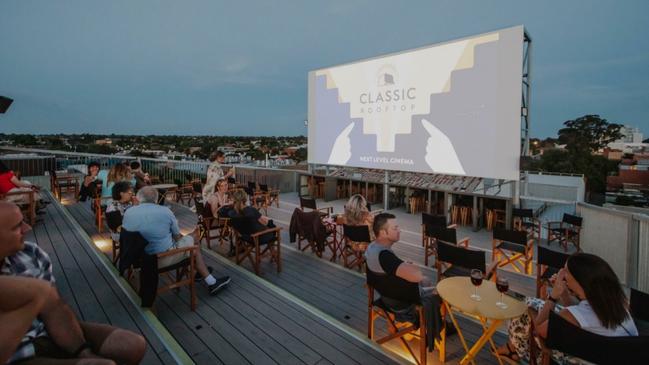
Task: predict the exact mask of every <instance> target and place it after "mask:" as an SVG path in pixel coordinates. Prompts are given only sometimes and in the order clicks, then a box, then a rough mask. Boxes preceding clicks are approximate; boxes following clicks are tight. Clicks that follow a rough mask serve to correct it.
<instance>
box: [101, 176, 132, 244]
mask: <svg viewBox="0 0 649 365" xmlns="http://www.w3.org/2000/svg"><path fill="white" fill-rule="evenodd" d="M112 198H113V200H112V201H111V202H110V203H109V204H108V206H106V220H107V224H108V226H109V228H110V231H111V232H110V235H111V237H112V238H113V240H114V241H115V242H119V227H121V225H122V218H123V217H124V213H125V212H126V210H127V209H128V208H130V207H132V206H133V205H134V203H135V202H136V200H135V198H134V197H133V187H132V186H131V183H130V182H128V181H120V182H117V183H115V185H113V189H112ZM113 212H118V213H119V216H117V217H118V218H119V219H113V218H112V217H114V215H112V214H111V213H113ZM109 216H110V218H109ZM115 216H116V215H115Z"/></svg>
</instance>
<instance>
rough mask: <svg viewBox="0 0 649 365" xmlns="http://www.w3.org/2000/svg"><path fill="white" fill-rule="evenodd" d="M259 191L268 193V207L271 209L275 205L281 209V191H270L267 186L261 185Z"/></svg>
mask: <svg viewBox="0 0 649 365" xmlns="http://www.w3.org/2000/svg"><path fill="white" fill-rule="evenodd" d="M259 190H260V191H261V192H264V193H266V199H267V201H266V206H267V207H270V206H272V205H273V203H275V206H276V207H277V208H279V193H280V191H279V189H269V188H268V185H267V184H259Z"/></svg>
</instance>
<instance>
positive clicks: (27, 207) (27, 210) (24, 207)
mask: <svg viewBox="0 0 649 365" xmlns="http://www.w3.org/2000/svg"><path fill="white" fill-rule="evenodd" d="M35 194H36V193H35V192H34V191H33V190H30V191H14V192H10V193H5V194H0V200H6V201H11V202H13V203H15V204H16V205H18V207H19V208H20V211H21V212H22V213H23V217H24V218H25V219H27V222H29V224H30V225H32V226H33V225H34V223H36V198H35Z"/></svg>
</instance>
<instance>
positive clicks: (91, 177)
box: [79, 161, 100, 202]
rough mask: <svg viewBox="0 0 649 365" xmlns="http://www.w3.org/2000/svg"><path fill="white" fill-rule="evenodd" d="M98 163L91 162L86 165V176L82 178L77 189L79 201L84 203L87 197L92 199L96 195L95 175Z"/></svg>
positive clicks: (97, 171) (98, 166) (97, 170)
mask: <svg viewBox="0 0 649 365" xmlns="http://www.w3.org/2000/svg"><path fill="white" fill-rule="evenodd" d="M99 168H100V165H99V162H96V161H92V162H90V163H89V164H88V175H86V176H85V177H84V178H83V183H81V188H80V189H79V201H82V202H85V201H86V200H87V199H88V197H91V198H94V197H95V195H97V174H98V173H99Z"/></svg>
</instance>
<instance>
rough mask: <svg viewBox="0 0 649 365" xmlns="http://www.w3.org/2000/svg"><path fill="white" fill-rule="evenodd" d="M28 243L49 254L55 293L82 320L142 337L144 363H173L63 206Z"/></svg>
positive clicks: (50, 211)
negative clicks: (54, 281)
mask: <svg viewBox="0 0 649 365" xmlns="http://www.w3.org/2000/svg"><path fill="white" fill-rule="evenodd" d="M52 201H54V199H52ZM27 240H29V241H33V242H36V243H37V244H38V245H39V246H40V247H41V248H42V249H43V250H45V251H46V252H47V253H48V254H49V256H50V258H51V260H52V266H53V271H54V277H55V278H56V286H57V289H58V290H59V292H60V293H61V296H62V298H63V299H64V301H65V302H66V303H67V304H68V305H69V306H70V307H71V308H72V310H73V311H74V312H75V313H76V315H77V317H78V318H79V319H80V320H83V321H91V322H100V323H107V324H112V325H114V326H118V327H121V328H126V329H129V330H131V331H134V332H137V333H140V334H142V335H144V336H145V337H146V339H147V342H148V346H147V351H146V355H145V357H144V359H143V362H142V363H143V364H174V363H176V359H174V358H173V357H172V356H171V354H170V353H169V352H168V351H167V348H166V347H165V344H164V343H163V342H162V341H161V339H160V337H159V334H157V333H156V330H157V329H156V328H155V327H154V326H152V323H151V320H150V319H147V318H146V317H145V316H144V315H143V314H142V313H141V311H140V308H139V307H138V306H137V305H136V304H135V303H133V302H131V300H130V299H129V298H128V295H127V294H126V293H125V292H124V290H123V289H122V288H121V287H120V285H119V284H118V282H117V281H116V280H115V278H114V277H112V276H111V274H110V272H109V270H107V269H106V267H105V266H104V263H103V262H102V260H101V258H100V256H98V255H97V254H96V252H95V250H94V248H93V247H91V246H90V245H89V244H88V243H87V241H86V238H84V237H83V236H82V235H81V234H80V232H79V231H77V230H76V229H75V225H74V223H73V222H72V221H71V220H70V219H68V218H67V217H66V214H65V211H64V209H63V207H62V206H60V205H59V204H58V203H56V202H53V203H52V204H50V205H48V207H47V209H46V214H45V215H43V220H42V221H41V222H37V223H36V224H35V225H34V227H33V230H32V231H31V232H30V233H28V235H27Z"/></svg>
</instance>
